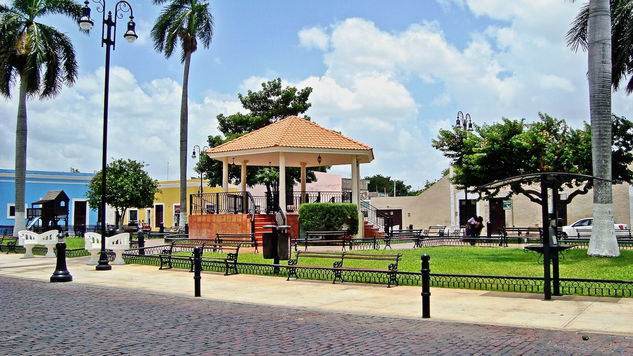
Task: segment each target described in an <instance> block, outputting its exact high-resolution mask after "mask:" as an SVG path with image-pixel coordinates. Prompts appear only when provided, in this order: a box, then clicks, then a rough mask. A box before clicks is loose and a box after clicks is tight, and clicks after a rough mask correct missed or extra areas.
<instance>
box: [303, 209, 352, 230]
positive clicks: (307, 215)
mask: <svg viewBox="0 0 633 356" xmlns="http://www.w3.org/2000/svg"><path fill="white" fill-rule="evenodd" d="M299 223H300V224H301V226H302V227H303V229H304V230H305V231H335V230H346V231H347V233H348V234H350V235H353V234H356V233H357V232H358V208H357V207H356V205H355V204H350V203H307V204H301V206H300V207H299Z"/></svg>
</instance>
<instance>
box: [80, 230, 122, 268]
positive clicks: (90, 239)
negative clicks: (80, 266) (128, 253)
mask: <svg viewBox="0 0 633 356" xmlns="http://www.w3.org/2000/svg"><path fill="white" fill-rule="evenodd" d="M105 248H106V250H112V252H114V261H112V264H114V265H124V264H125V261H123V251H125V250H129V249H130V233H129V232H123V233H120V234H116V235H113V236H108V237H106V244H105ZM84 249H85V250H86V251H88V252H90V260H89V261H88V264H89V265H94V264H97V262H99V253H100V252H101V234H99V233H96V232H86V233H85V234H84Z"/></svg>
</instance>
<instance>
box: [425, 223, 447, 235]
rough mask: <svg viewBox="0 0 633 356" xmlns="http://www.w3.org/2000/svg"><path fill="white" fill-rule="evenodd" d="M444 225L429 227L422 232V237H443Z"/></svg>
mask: <svg viewBox="0 0 633 356" xmlns="http://www.w3.org/2000/svg"><path fill="white" fill-rule="evenodd" d="M445 230H446V226H445V225H430V226H429V228H428V229H425V230H424V231H422V235H424V236H444V231H445Z"/></svg>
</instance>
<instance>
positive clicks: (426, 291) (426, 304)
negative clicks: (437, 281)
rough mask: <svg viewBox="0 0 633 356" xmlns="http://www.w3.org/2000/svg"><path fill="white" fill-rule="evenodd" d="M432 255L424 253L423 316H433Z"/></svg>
mask: <svg viewBox="0 0 633 356" xmlns="http://www.w3.org/2000/svg"><path fill="white" fill-rule="evenodd" d="M430 259H431V257H430V256H429V255H427V254H426V253H425V254H423V255H422V318H424V319H428V318H430V317H431V285H430V284H431V283H430V274H431V269H430V268H429V260H430Z"/></svg>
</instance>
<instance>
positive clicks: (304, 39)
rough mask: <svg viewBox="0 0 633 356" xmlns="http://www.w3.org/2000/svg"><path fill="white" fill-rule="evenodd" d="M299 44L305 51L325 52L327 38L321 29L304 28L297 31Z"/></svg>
mask: <svg viewBox="0 0 633 356" xmlns="http://www.w3.org/2000/svg"><path fill="white" fill-rule="evenodd" d="M298 36H299V44H300V45H301V46H303V47H305V48H307V49H312V48H316V49H320V50H322V51H325V50H327V48H328V40H329V37H328V35H327V34H326V33H325V31H324V30H323V29H320V28H317V27H311V28H304V29H302V30H301V31H299V34H298Z"/></svg>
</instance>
